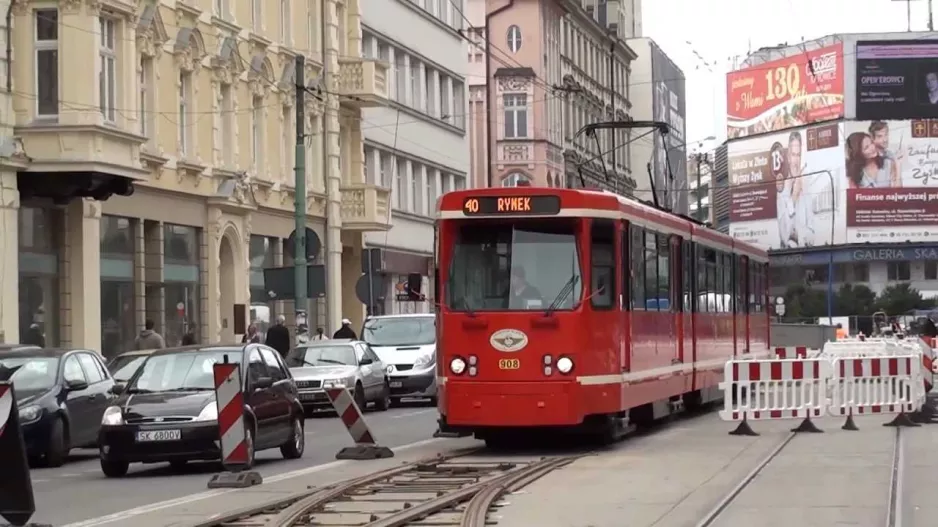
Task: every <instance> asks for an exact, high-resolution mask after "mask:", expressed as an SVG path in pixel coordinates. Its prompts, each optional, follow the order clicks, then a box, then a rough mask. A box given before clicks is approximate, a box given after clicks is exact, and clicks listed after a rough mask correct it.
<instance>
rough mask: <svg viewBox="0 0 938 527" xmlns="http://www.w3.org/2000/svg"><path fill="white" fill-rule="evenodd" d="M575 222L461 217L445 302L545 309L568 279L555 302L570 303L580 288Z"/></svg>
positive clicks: (461, 307)
mask: <svg viewBox="0 0 938 527" xmlns="http://www.w3.org/2000/svg"><path fill="white" fill-rule="evenodd" d="M576 225H577V224H576V222H575V221H570V220H557V219H553V220H548V221H545V220H517V221H514V222H511V223H504V222H498V223H491V222H481V221H467V222H464V223H463V224H462V225H460V226H459V227H458V230H457V234H456V236H457V237H456V243H455V246H454V247H453V253H452V257H451V258H452V260H451V262H450V265H449V277H448V279H447V288H446V305H447V307H448V308H449V309H451V310H454V311H478V310H507V309H510V310H520V311H531V310H534V311H543V310H546V309H547V308H548V307H550V305H551V304H552V303H553V302H554V300H555V299H556V298H557V297H558V294H559V293H561V291H563V290H564V289H565V288H566V289H568V290H569V289H570V286H569V285H568V284H569V283H571V282H572V285H573V288H572V290H570V291H568V292H567V294H565V295H561V297H562V298H561V299H560V302H558V304H557V305H556V306H555V308H556V309H561V310H563V309H573V308H574V307H576V306H577V304H578V303H579V301H580V293H581V290H582V279H581V275H580V263H579V258H578V252H577V247H576V241H577V237H576V233H575V231H576ZM565 286H566V287H565Z"/></svg>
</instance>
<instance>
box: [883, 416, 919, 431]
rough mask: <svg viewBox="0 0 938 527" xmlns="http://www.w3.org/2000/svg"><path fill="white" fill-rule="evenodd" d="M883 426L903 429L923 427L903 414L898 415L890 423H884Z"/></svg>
mask: <svg viewBox="0 0 938 527" xmlns="http://www.w3.org/2000/svg"><path fill="white" fill-rule="evenodd" d="M883 426H896V427H898V426H903V427H908V428H914V427H916V426H922V425H920V424H918V423H915V422H913V421H912V420H911V419H909V416H908V414H905V413H901V414H899V415H897V416H896V418H895V419H893V420H892V421H889V422H888V423H883Z"/></svg>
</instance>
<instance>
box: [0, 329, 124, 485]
mask: <svg viewBox="0 0 938 527" xmlns="http://www.w3.org/2000/svg"><path fill="white" fill-rule="evenodd" d="M0 379H9V380H12V381H13V389H14V391H15V393H16V403H17V407H18V410H19V419H20V424H21V426H22V429H23V439H24V440H25V443H26V452H27V455H28V456H29V458H30V460H31V461H32V462H33V463H42V464H45V465H48V466H51V467H60V466H62V465H63V464H65V461H66V459H67V458H68V453H69V451H70V450H71V449H72V448H83V447H95V446H97V440H98V427H99V425H100V424H101V417H102V416H103V415H104V411H105V410H106V409H107V407H108V406H109V405H110V401H111V399H112V398H113V396H112V394H111V388H112V387H113V386H114V379H112V378H111V375H110V374H109V373H108V371H107V368H105V367H104V363H103V361H102V360H101V357H100V355H98V354H97V353H95V352H93V351H90V350H86V349H42V348H21V349H17V350H10V349H6V350H4V351H3V352H2V353H0Z"/></svg>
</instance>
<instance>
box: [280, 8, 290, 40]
mask: <svg viewBox="0 0 938 527" xmlns="http://www.w3.org/2000/svg"><path fill="white" fill-rule="evenodd" d="M280 41H281V42H284V43H289V42H290V0H280Z"/></svg>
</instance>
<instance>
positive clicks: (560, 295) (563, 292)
mask: <svg viewBox="0 0 938 527" xmlns="http://www.w3.org/2000/svg"><path fill="white" fill-rule="evenodd" d="M579 281H580V275H577V274H574V275H570V278H568V279H567V282H566V283H565V284H563V287H562V288H560V291H558V292H557V297H556V298H554V301H553V302H551V303H550V305H549V306H547V311H544V316H545V317H549V316H551V315H552V314H553V313H554V311H556V310H557V307H558V306H560V304H562V303H563V301H564V300H566V299H567V296H569V295H570V293H572V292H573V288H574V287H576V284H577V282H579Z"/></svg>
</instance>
